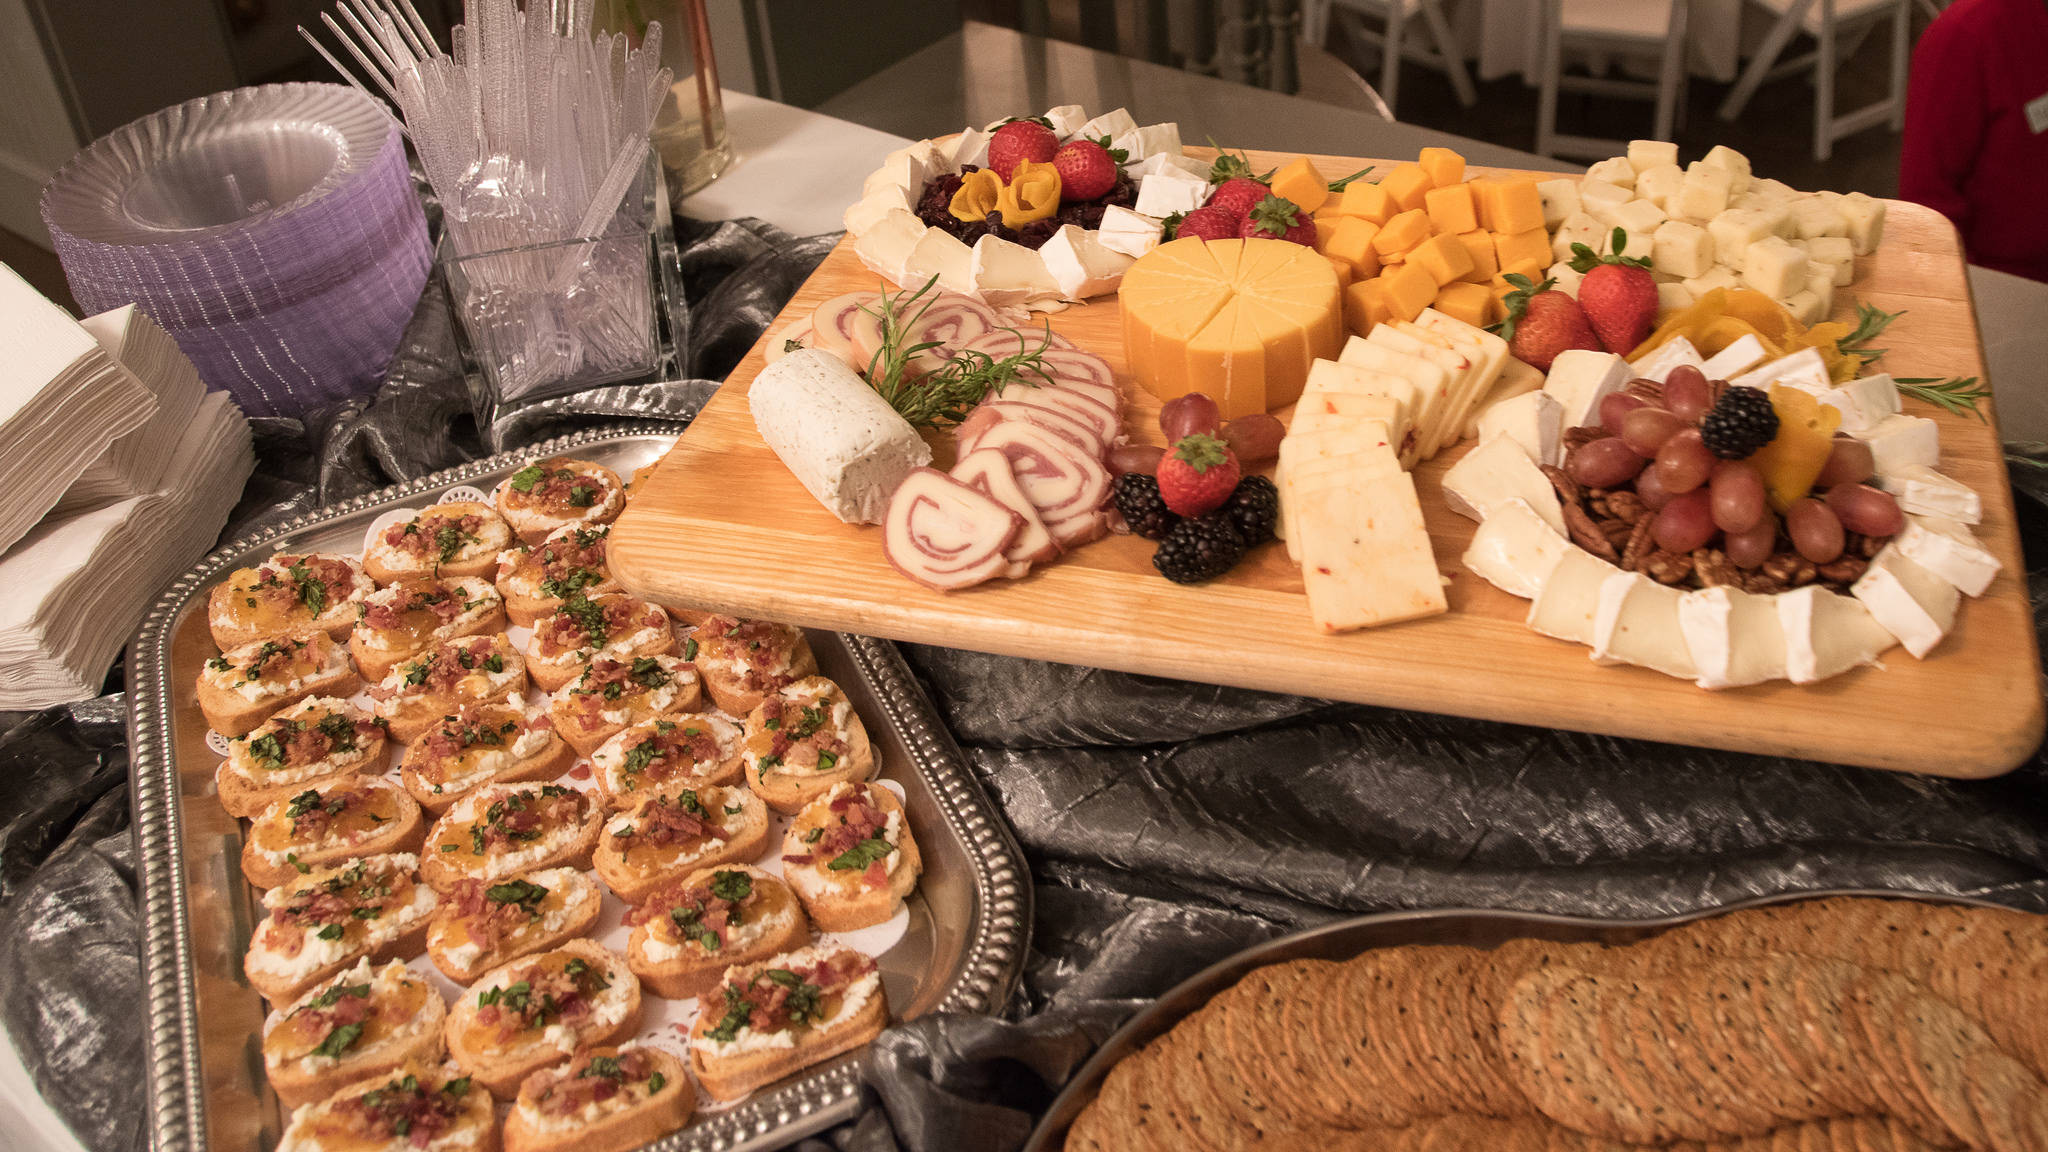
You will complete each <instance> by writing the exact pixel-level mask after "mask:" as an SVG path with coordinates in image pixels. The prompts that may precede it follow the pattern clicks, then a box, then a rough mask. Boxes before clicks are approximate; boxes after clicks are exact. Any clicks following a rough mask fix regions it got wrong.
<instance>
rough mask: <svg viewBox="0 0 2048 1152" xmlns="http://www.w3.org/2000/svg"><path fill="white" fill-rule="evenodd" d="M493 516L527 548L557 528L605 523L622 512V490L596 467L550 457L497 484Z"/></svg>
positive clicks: (606, 472)
mask: <svg viewBox="0 0 2048 1152" xmlns="http://www.w3.org/2000/svg"><path fill="white" fill-rule="evenodd" d="M497 502H498V512H499V513H500V514H501V515H503V516H504V517H505V521H506V522H507V523H509V524H511V525H512V530H513V531H514V532H517V533H518V534H519V538H520V539H521V540H524V541H526V542H527V543H528V544H538V543H540V542H541V541H542V540H545V539H547V537H548V535H549V534H550V533H552V532H555V531H558V530H560V529H563V528H584V527H589V526H590V525H592V524H609V523H611V522H612V521H613V520H616V519H618V517H619V513H621V512H623V511H625V510H626V486H625V485H624V484H621V483H619V474H618V473H616V472H614V471H612V470H611V469H609V468H607V467H605V466H604V465H602V464H592V463H591V462H590V461H588V460H571V459H569V458H568V457H566V456H556V457H554V458H552V459H548V460H536V461H534V462H533V463H531V464H528V465H527V466H526V467H524V468H521V469H520V470H519V471H517V472H514V473H513V474H511V475H510V476H507V477H505V478H504V479H503V480H501V481H499V482H498V491H497Z"/></svg>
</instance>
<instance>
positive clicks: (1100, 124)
mask: <svg viewBox="0 0 2048 1152" xmlns="http://www.w3.org/2000/svg"><path fill="white" fill-rule="evenodd" d="M1137 129H1138V122H1137V121H1136V120H1133V119H1131V114H1130V111H1129V110H1128V109H1124V108H1118V109H1115V110H1114V111H1110V112H1104V113H1103V114H1102V115H1100V116H1097V117H1096V118H1095V119H1093V120H1090V121H1088V122H1087V123H1086V124H1083V125H1081V126H1080V127H1079V128H1077V129H1075V130H1074V136H1075V137H1076V138H1078V139H1082V140H1101V139H1103V138H1104V137H1108V138H1109V139H1111V140H1115V139H1116V138H1117V137H1119V136H1121V135H1123V134H1124V133H1126V132H1135V131H1137ZM1174 131H1175V134H1176V135H1178V134H1179V129H1178V128H1176V129H1175V130H1174ZM1133 159H1136V157H1133Z"/></svg>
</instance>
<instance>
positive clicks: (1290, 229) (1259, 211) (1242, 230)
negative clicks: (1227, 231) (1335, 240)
mask: <svg viewBox="0 0 2048 1152" xmlns="http://www.w3.org/2000/svg"><path fill="white" fill-rule="evenodd" d="M1237 234H1238V235H1240V236H1243V237H1245V238H1247V239H1259V240H1274V239H1278V240H1292V241H1294V242H1295V243H1296V244H1306V245H1308V246H1309V247H1311V248H1313V247H1315V243H1316V224H1315V220H1314V219H1313V218H1312V217H1310V216H1309V214H1308V213H1306V212H1303V211H1302V210H1301V209H1299V208H1296V207H1295V206H1294V201H1292V200H1289V199H1287V198H1286V197H1284V196H1268V197H1266V198H1265V199H1264V200H1261V201H1259V202H1258V204H1257V205H1255V206H1254V207H1253V208H1252V211H1251V215H1249V216H1246V217H1245V218H1244V223H1243V224H1242V225H1240V226H1239V227H1238V230H1237Z"/></svg>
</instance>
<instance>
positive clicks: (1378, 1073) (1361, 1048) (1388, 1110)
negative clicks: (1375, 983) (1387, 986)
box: [1332, 951, 1415, 1128]
mask: <svg viewBox="0 0 2048 1152" xmlns="http://www.w3.org/2000/svg"><path fill="white" fill-rule="evenodd" d="M1393 955H1394V953H1393V952H1391V951H1375V952H1368V953H1365V954H1364V955H1362V956H1360V957H1358V958H1357V959H1356V960H1353V961H1351V962H1350V963H1348V964H1345V965H1342V966H1341V967H1340V968H1339V970H1338V972H1337V974H1336V975H1335V976H1334V977H1333V978H1332V996H1333V997H1334V998H1335V1001H1336V1002H1335V1004H1334V1005H1333V1012H1332V1015H1333V1016H1334V1017H1335V1018H1336V1019H1337V1020H1338V1021H1339V1023H1340V1025H1341V1026H1342V1028H1343V1034H1344V1036H1345V1037H1346V1038H1347V1043H1348V1044H1349V1045H1350V1052H1349V1054H1350V1061H1349V1063H1339V1064H1338V1066H1337V1068H1336V1075H1337V1077H1338V1079H1339V1087H1341V1088H1342V1089H1343V1091H1344V1095H1345V1098H1346V1101H1347V1102H1348V1109H1349V1111H1350V1113H1351V1114H1353V1115H1357V1116H1360V1117H1363V1118H1364V1119H1365V1120H1367V1121H1368V1122H1369V1123H1371V1124H1373V1125H1376V1126H1379V1127H1383V1128H1399V1127H1402V1126H1404V1125H1407V1124H1410V1123H1412V1122H1413V1121H1414V1119H1415V1116H1414V1113H1413V1112H1412V1111H1410V1110H1408V1109H1407V1108H1405V1107H1403V1106H1402V1105H1401V1104H1400V1103H1399V1102H1398V1101H1396V1100H1395V1099H1394V1097H1393V1094H1392V1093H1390V1092H1389V1091H1388V1090H1387V1086H1386V1078H1387V1075H1388V1072H1387V1069H1388V1068H1389V1067H1390V1063H1389V1061H1388V1060H1387V1057H1386V1054H1385V1053H1384V1052H1383V1050H1382V1049H1383V1046H1384V1043H1385V1042H1384V1041H1383V1040H1382V1039H1381V1038H1380V1036H1379V1033H1378V1031H1377V1029H1376V1027H1375V1025H1374V1019H1375V1018H1376V1017H1377V1016H1378V1014H1379V1003H1378V1002H1377V1001H1376V1000H1374V999H1373V996H1372V975H1373V973H1374V971H1375V970H1376V969H1377V968H1379V967H1381V966H1383V965H1385V964H1387V963H1388V962H1389V959H1388V958H1389V957H1391V956H1393Z"/></svg>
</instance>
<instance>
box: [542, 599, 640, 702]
mask: <svg viewBox="0 0 2048 1152" xmlns="http://www.w3.org/2000/svg"><path fill="white" fill-rule="evenodd" d="M675 650H676V631H675V625H674V624H673V623H672V622H671V621H670V620H669V618H668V613H667V612H665V611H663V610H662V609H661V608H660V607H658V606H656V605H653V604H649V603H648V602H647V601H645V600H642V599H640V598H639V597H637V596H628V595H626V594H625V593H623V592H615V593H613V594H611V595H609V596H599V597H596V598H594V599H591V598H586V597H585V596H584V595H583V594H582V593H581V592H578V593H576V594H575V595H573V596H570V597H569V598H568V599H567V600H565V601H563V602H562V606H561V608H560V609H558V610H556V611H555V612H554V613H553V614H552V615H549V616H544V617H542V618H541V619H540V621H539V622H538V623H536V624H534V626H533V639H531V640H529V641H527V645H526V672H527V675H529V676H532V677H533V682H534V683H536V684H538V685H540V686H541V687H543V688H545V689H547V690H548V691H550V692H556V691H560V690H561V689H563V688H566V687H568V686H569V684H570V683H572V682H573V681H574V680H575V679H576V678H577V677H578V676H581V675H582V674H583V669H584V666H585V665H587V664H589V663H590V662H591V661H592V660H595V659H597V658H598V657H599V656H607V657H610V658H611V659H613V660H633V659H636V658H638V657H642V656H666V655H668V654H670V653H672V652H674V651H675Z"/></svg>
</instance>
